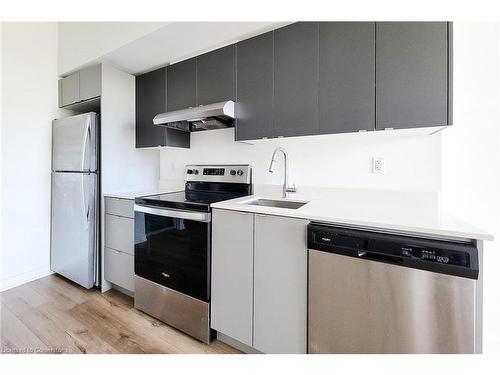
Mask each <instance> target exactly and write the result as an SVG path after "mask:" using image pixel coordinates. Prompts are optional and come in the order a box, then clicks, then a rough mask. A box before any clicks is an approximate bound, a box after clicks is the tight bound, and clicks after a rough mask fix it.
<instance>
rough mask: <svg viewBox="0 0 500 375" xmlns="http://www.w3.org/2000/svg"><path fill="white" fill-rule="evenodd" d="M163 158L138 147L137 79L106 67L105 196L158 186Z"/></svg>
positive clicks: (103, 105) (103, 127)
mask: <svg viewBox="0 0 500 375" xmlns="http://www.w3.org/2000/svg"><path fill="white" fill-rule="evenodd" d="M158 179H159V155H158V150H155V149H151V150H148V149H136V148H135V76H133V75H131V74H128V73H125V72H122V71H120V70H118V69H116V68H115V67H113V66H111V65H109V64H103V65H102V96H101V189H102V193H103V194H106V193H116V192H119V191H129V190H141V189H145V190H148V189H152V188H156V187H157V186H158Z"/></svg>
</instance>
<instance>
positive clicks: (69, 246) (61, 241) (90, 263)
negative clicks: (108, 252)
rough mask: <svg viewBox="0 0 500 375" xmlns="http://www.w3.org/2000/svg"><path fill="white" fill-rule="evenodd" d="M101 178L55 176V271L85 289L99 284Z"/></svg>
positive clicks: (53, 223)
mask: <svg viewBox="0 0 500 375" xmlns="http://www.w3.org/2000/svg"><path fill="white" fill-rule="evenodd" d="M96 187H97V175H96V174H95V173H64V172H63V173H57V172H54V173H52V223H51V224H52V225H51V259H50V263H51V269H52V271H54V272H56V273H59V274H61V275H63V276H64V277H66V278H68V279H70V280H73V281H74V282H76V283H77V284H80V285H81V286H83V287H85V288H91V287H92V286H93V285H94V283H95V281H96V271H97V265H96V262H97V261H98V259H97V256H96V252H97V238H98V237H97V224H96V223H97V199H96V196H97V194H96V191H97V188H96Z"/></svg>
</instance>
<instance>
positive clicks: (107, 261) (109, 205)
mask: <svg viewBox="0 0 500 375" xmlns="http://www.w3.org/2000/svg"><path fill="white" fill-rule="evenodd" d="M104 216H105V220H104V279H106V280H107V281H109V282H111V283H113V284H114V285H117V286H120V287H122V288H125V289H127V290H129V291H132V292H133V291H134V201H133V200H132V199H121V198H111V197H106V199H105V215H104Z"/></svg>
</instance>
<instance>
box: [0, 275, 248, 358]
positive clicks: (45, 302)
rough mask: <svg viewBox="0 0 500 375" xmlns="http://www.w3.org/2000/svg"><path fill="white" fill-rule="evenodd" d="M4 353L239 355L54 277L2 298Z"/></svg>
mask: <svg viewBox="0 0 500 375" xmlns="http://www.w3.org/2000/svg"><path fill="white" fill-rule="evenodd" d="M0 300H1V308H0V315H1V324H0V334H1V342H0V345H1V352H2V353H172V354H226V353H239V351H237V350H236V349H234V348H232V347H230V346H228V345H226V344H224V343H223V342H220V341H217V340H215V341H213V342H212V343H211V344H210V345H206V344H203V343H201V342H199V341H197V340H195V339H193V338H191V337H189V336H187V335H185V334H184V333H182V332H180V331H178V330H176V329H174V328H172V327H169V326H168V325H166V324H164V323H162V322H160V321H159V320H156V319H154V318H152V317H150V316H149V315H147V314H144V313H142V312H140V311H138V310H136V309H134V303H133V300H132V298H130V297H128V296H126V295H124V294H122V293H120V292H117V291H115V290H111V291H109V292H106V293H101V292H100V291H98V290H86V289H84V288H82V287H80V286H78V285H77V284H75V283H72V282H70V281H68V280H66V279H64V278H63V277H60V276H57V275H51V276H47V277H44V278H42V279H39V280H35V281H32V282H30V283H28V284H24V285H21V286H18V287H16V288H13V289H9V290H7V291H4V292H2V293H1V294H0Z"/></svg>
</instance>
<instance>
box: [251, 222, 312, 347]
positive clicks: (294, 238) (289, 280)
mask: <svg viewBox="0 0 500 375" xmlns="http://www.w3.org/2000/svg"><path fill="white" fill-rule="evenodd" d="M307 223H308V221H307V220H301V219H291V218H286V217H279V216H271V215H259V214H255V237H254V238H255V239H254V241H255V242H254V340H253V346H254V348H255V349H257V350H259V351H261V352H264V353H276V354H279V353H292V354H301V353H306V351H307V240H306V235H307Z"/></svg>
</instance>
